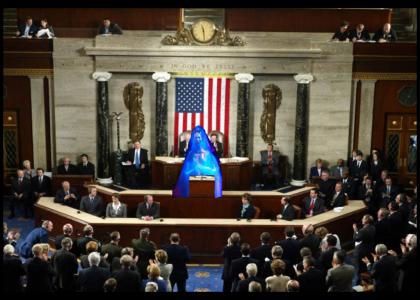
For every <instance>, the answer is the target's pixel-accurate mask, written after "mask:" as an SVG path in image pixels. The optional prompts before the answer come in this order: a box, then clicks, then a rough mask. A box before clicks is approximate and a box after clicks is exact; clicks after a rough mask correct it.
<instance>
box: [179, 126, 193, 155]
mask: <svg viewBox="0 0 420 300" xmlns="http://www.w3.org/2000/svg"><path fill="white" fill-rule="evenodd" d="M190 139H191V132H190V131H187V132H185V139H184V140H183V141H181V142H180V143H179V149H178V156H179V157H185V154H186V153H187V150H188V143H189V142H190Z"/></svg>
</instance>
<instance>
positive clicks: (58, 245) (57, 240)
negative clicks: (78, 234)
mask: <svg viewBox="0 0 420 300" xmlns="http://www.w3.org/2000/svg"><path fill="white" fill-rule="evenodd" d="M66 237H69V238H71V239H72V241H73V246H72V248H71V250H70V252H71V253H73V254H74V255H77V242H76V240H75V239H74V238H73V237H72V236H68V235H64V234H62V235H59V236H57V237H56V238H55V242H54V244H55V250H60V249H61V241H62V240H63V239H64V238H66Z"/></svg>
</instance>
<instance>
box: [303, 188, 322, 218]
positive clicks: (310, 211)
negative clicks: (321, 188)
mask: <svg viewBox="0 0 420 300" xmlns="http://www.w3.org/2000/svg"><path fill="white" fill-rule="evenodd" d="M324 211H325V207H324V201H323V200H322V199H321V198H318V191H317V190H316V189H311V190H310V192H309V197H306V198H305V201H304V213H305V216H306V217H307V218H309V217H312V216H315V215H318V214H320V213H323V212H324Z"/></svg>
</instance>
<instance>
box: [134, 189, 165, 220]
mask: <svg viewBox="0 0 420 300" xmlns="http://www.w3.org/2000/svg"><path fill="white" fill-rule="evenodd" d="M136 218H139V219H142V220H146V221H149V220H155V219H159V218H160V205H159V204H158V203H155V202H154V201H153V196H152V195H145V196H144V202H143V203H139V204H138V205H137V212H136Z"/></svg>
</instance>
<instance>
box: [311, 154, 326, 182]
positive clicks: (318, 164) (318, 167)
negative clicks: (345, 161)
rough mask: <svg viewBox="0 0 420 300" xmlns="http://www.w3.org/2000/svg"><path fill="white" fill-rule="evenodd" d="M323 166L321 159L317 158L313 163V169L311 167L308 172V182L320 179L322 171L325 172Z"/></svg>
mask: <svg viewBox="0 0 420 300" xmlns="http://www.w3.org/2000/svg"><path fill="white" fill-rule="evenodd" d="M326 169H327V168H325V167H324V166H323V162H322V159H320V158H318V159H317V160H316V161H315V167H311V170H310V171H309V180H310V181H312V178H313V177H321V174H322V171H324V170H326Z"/></svg>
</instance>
